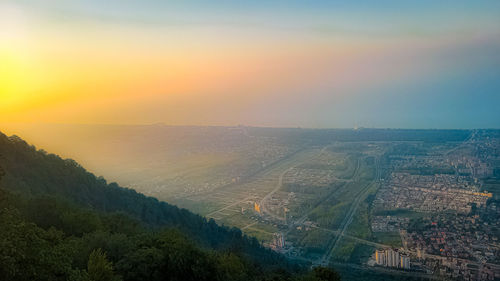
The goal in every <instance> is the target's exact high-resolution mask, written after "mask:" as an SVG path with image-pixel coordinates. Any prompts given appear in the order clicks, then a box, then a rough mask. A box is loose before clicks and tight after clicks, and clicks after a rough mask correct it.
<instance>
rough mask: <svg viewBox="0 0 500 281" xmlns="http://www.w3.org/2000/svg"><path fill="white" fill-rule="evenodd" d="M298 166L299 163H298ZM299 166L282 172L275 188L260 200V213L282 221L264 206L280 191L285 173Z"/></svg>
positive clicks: (324, 148)
mask: <svg viewBox="0 0 500 281" xmlns="http://www.w3.org/2000/svg"><path fill="white" fill-rule="evenodd" d="M329 146H330V145H326V146H324V147H323V148H322V149H321V150H320V151H319V153H318V154H316V155H313V156H311V157H310V158H309V159H307V160H304V161H303V162H307V161H310V160H312V159H314V158H316V157H319V156H321V155H322V154H323V153H324V152H325V151H326V149H327V148H328V147H329ZM299 164H300V163H299ZM299 164H296V165H293V166H291V167H290V168H288V169H286V170H285V171H283V172H282V173H281V174H280V176H279V178H278V183H277V184H276V186H275V187H274V189H273V190H271V191H270V192H269V193H268V194H266V196H264V198H262V200H260V203H259V204H260V209H261V212H262V213H265V214H268V215H269V216H271V217H273V218H274V219H277V220H284V218H282V217H279V216H277V215H276V214H273V213H272V212H269V210H268V209H267V206H266V202H267V200H269V198H271V197H272V196H273V194H274V193H276V192H277V191H279V190H280V188H281V186H282V185H283V178H284V177H285V175H286V173H288V172H289V171H290V170H292V169H293V168H295V167H297V166H298V165H299Z"/></svg>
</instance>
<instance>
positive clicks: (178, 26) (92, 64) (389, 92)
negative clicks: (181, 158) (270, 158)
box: [0, 0, 500, 128]
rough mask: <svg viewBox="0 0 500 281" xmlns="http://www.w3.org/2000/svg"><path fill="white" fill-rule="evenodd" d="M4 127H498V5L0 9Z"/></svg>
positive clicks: (121, 0) (132, 4)
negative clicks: (43, 124) (38, 124)
mask: <svg viewBox="0 0 500 281" xmlns="http://www.w3.org/2000/svg"><path fill="white" fill-rule="evenodd" d="M403 2H405V3H406V4H404V3H403ZM410 3H411V4H410ZM2 122H28V123H31V122H46V123H80V124H81V123H85V124H94V123H99V124H150V123H157V122H163V123H165V124H169V125H237V124H246V125H254V126H280V127H282V126H287V127H289V126H291V127H296V126H303V127H353V126H364V127H397V128H401V127H405V128H493V127H494V128H499V127H500V1H498V0H492V1H461V0H455V1H436V0H434V1H427V0H424V1H400V0H397V1H384V0H382V1H234V0H233V1H160V0H158V1H139V0H135V1H132V0H107V1H97V0H86V1H68V0H45V1H41V0H40V1H26V0H16V1H5V0H0V123H2Z"/></svg>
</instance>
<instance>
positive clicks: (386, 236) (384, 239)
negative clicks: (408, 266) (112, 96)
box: [372, 232, 402, 248]
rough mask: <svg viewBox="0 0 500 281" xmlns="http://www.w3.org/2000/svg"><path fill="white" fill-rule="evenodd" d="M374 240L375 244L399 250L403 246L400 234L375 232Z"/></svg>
mask: <svg viewBox="0 0 500 281" xmlns="http://www.w3.org/2000/svg"><path fill="white" fill-rule="evenodd" d="M372 237H373V238H372V240H373V241H374V242H377V243H380V244H385V245H389V246H392V247H394V248H399V247H401V246H402V244H401V236H400V235H399V232H374V233H373V234H372Z"/></svg>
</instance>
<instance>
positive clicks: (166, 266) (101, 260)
mask: <svg viewBox="0 0 500 281" xmlns="http://www.w3.org/2000/svg"><path fill="white" fill-rule="evenodd" d="M0 167H2V172H1V175H2V182H1V187H2V189H3V190H2V191H1V192H2V193H1V194H0V199H1V200H0V201H1V202H0V203H1V207H2V208H1V212H2V213H1V214H0V215H1V216H2V220H1V221H2V230H1V232H0V249H1V250H2V251H1V252H2V254H1V255H0V265H2V266H1V268H2V271H0V273H1V274H2V276H3V277H5V278H2V280H4V279H5V280H28V279H31V280H33V279H35V280H56V279H59V280H68V279H72V280H82V278H87V277H88V276H90V275H92V274H91V273H92V270H91V268H92V266H91V264H92V263H93V262H96V263H97V264H98V265H99V266H101V267H102V266H103V267H104V268H107V267H106V264H107V263H109V261H108V259H109V260H110V261H111V262H113V264H115V265H116V267H115V269H116V271H117V272H118V273H122V274H116V276H115V275H113V274H111V275H109V276H110V278H114V277H113V276H115V277H117V276H119V277H120V278H123V279H125V280H143V279H144V278H149V279H153V280H256V278H260V277H265V276H268V277H269V276H271V277H272V276H274V275H273V274H275V273H273V272H276V271H279V272H281V273H279V274H277V273H276V274H277V275H276V274H275V276H285V275H290V274H292V273H294V272H297V271H296V269H297V267H296V266H294V265H291V264H290V263H289V262H288V261H287V260H286V259H285V258H284V257H283V256H281V255H279V254H277V253H274V252H272V251H270V250H268V249H265V248H263V247H262V246H261V245H260V244H259V243H258V241H257V240H255V239H251V238H248V237H246V236H244V235H242V233H241V231H240V230H238V229H235V228H231V229H230V228H227V227H224V226H219V225H217V224H216V223H215V222H214V221H213V220H210V221H207V220H206V219H204V218H203V217H201V216H198V215H195V214H193V213H191V212H189V211H187V210H184V209H179V208H177V207H175V206H172V205H170V204H167V203H164V202H160V201H158V200H157V199H155V198H151V197H146V196H144V195H142V194H140V193H137V192H135V191H134V190H131V189H126V188H123V187H120V186H118V185H117V184H115V183H111V184H108V183H107V182H106V181H105V180H104V179H103V178H98V177H96V176H94V175H93V174H91V173H89V172H87V171H86V170H85V169H84V168H83V167H81V166H80V165H79V164H78V163H76V162H75V161H73V160H63V159H61V158H60V157H58V156H56V155H54V154H47V153H46V152H44V151H39V150H37V149H36V148H35V147H34V146H31V145H28V144H27V143H26V142H25V141H23V140H22V139H20V138H18V137H15V136H13V137H7V136H5V135H4V134H1V133H0ZM165 228H167V230H166V229H165ZM14 237H15V238H14ZM101 249H102V250H101ZM102 251H103V252H102ZM106 253H107V257H106ZM87 260H88V262H86V261H87ZM226 262H227V263H228V264H225V263H226ZM86 264H87V267H88V268H87V269H86V270H85V265H86ZM99 266H98V268H99ZM127 266H128V267H127ZM145 266H146V267H145ZM147 267H150V268H149V269H147ZM221 267H223V268H221ZM109 268H111V265H110V266H109ZM139 268H140V269H141V270H140V271H141V274H142V275H141V274H139V273H137V275H134V272H136V271H138V270H139ZM42 271H43V272H42ZM316 271H317V272H316ZM316 271H315V272H316V273H318V272H319V273H318V274H320V275H321V274H322V273H321V272H320V271H321V270H320V271H318V270H316ZM42 273H43V274H42ZM124 273H126V274H124ZM316 273H314V272H313V273H310V274H309V275H307V276H305V277H304V278H306V277H307V278H309V277H311V276H312V277H314V276H316V275H317V274H316ZM323 273H324V272H323ZM40 274H42V275H40ZM148 274H149V275H150V276H149V275H148ZM234 274H237V275H238V274H239V275H238V277H235V275H234ZM283 274H284V275H283ZM314 274H316V275H314ZM146 275H148V276H146ZM153 275H154V276H153ZM327 275H328V274H327ZM155 276H156V277H155ZM200 276H204V277H203V278H205V279H203V278H201V277H200ZM229 276H233V277H229ZM259 276H260V277H259ZM318 276H319V275H318ZM9 277H10V278H13V279H9ZM55 277H57V278H55ZM70 277H71V278H70ZM312 277H311V278H312ZM277 278H278V277H277ZM279 278H281V277H279ZM301 278H302V277H301ZM83 280H85V279H83ZM90 280H93V279H92V278H91V279H90ZM98 280H114V279H98ZM278 280H280V279H278ZM318 280H321V279H318ZM325 280H328V279H325Z"/></svg>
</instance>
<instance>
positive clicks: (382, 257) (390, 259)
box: [375, 249, 410, 269]
mask: <svg viewBox="0 0 500 281" xmlns="http://www.w3.org/2000/svg"><path fill="white" fill-rule="evenodd" d="M375 262H376V263H377V265H380V266H385V267H394V268H401V269H410V258H409V257H408V256H406V255H404V254H402V253H400V252H399V251H398V250H397V249H385V250H376V251H375Z"/></svg>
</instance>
